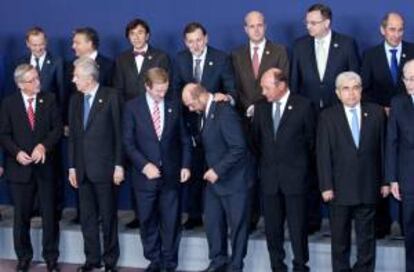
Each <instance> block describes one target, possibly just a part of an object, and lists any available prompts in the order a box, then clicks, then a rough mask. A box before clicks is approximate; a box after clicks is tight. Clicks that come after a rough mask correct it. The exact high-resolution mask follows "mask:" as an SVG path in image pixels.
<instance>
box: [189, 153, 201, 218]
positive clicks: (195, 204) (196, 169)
mask: <svg viewBox="0 0 414 272" xmlns="http://www.w3.org/2000/svg"><path fill="white" fill-rule="evenodd" d="M192 159H193V164H192V167H191V178H190V180H189V181H188V182H186V184H185V191H186V197H187V203H186V205H185V206H186V208H187V213H188V217H189V218H191V219H200V220H201V218H202V215H203V191H204V187H205V180H203V175H204V170H205V167H204V151H203V148H202V147H200V146H197V147H195V148H194V149H193V158H192Z"/></svg>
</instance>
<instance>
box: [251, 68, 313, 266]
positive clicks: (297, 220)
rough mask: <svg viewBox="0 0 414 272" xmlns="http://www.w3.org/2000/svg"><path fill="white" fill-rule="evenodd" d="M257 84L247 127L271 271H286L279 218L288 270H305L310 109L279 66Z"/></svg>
mask: <svg viewBox="0 0 414 272" xmlns="http://www.w3.org/2000/svg"><path fill="white" fill-rule="evenodd" d="M260 85H261V86H262V94H263V95H264V97H265V98H266V101H261V102H258V103H257V104H255V111H254V116H253V125H252V126H253V137H254V139H255V141H254V142H255V143H256V146H257V151H258V159H259V169H260V170H259V173H260V180H261V188H262V196H263V197H262V198H263V210H264V219H265V230H266V240H267V245H268V249H269V255H270V263H271V266H272V271H287V266H286V264H285V263H284V260H283V259H284V258H285V250H284V236H285V231H284V223H285V218H287V221H288V226H289V234H290V240H291V243H292V249H293V254H294V259H293V271H309V268H308V267H307V265H306V263H307V262H308V260H309V250H308V236H307V235H308V233H307V224H306V220H307V203H306V202H307V201H306V200H307V198H306V194H307V192H308V181H307V179H308V175H309V168H310V165H311V160H312V159H313V156H314V144H315V123H316V120H315V112H314V108H313V107H312V105H311V102H310V101H309V100H307V99H306V98H303V97H301V96H299V95H296V94H292V93H291V92H290V91H289V89H288V78H287V76H286V75H285V74H284V73H283V72H282V70H280V69H277V68H271V69H269V70H267V71H266V72H265V73H264V74H263V76H262V78H261V83H260Z"/></svg>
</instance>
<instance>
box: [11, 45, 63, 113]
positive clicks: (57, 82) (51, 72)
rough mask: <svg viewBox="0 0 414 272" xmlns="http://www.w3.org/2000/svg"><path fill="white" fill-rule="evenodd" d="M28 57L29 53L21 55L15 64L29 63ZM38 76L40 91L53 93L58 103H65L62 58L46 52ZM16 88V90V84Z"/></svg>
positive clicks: (29, 56)
mask: <svg viewBox="0 0 414 272" xmlns="http://www.w3.org/2000/svg"><path fill="white" fill-rule="evenodd" d="M30 58H31V55H30V54H29V55H25V56H23V57H22V58H20V59H19V60H18V61H17V63H16V66H18V65H20V64H24V63H27V64H30ZM39 76H40V86H41V88H42V91H45V92H52V93H54V94H55V96H56V99H57V102H58V103H59V105H63V104H64V103H67V100H65V99H66V98H67V97H66V94H65V83H64V71H63V60H62V58H60V57H55V56H53V55H52V54H50V53H49V52H47V53H46V57H45V60H44V62H43V65H42V69H41V70H40V74H39ZM16 90H18V88H17V86H16Z"/></svg>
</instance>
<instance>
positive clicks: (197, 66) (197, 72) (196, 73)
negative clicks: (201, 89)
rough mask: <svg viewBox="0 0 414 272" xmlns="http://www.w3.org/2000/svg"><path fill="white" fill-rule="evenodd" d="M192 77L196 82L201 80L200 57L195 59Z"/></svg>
mask: <svg viewBox="0 0 414 272" xmlns="http://www.w3.org/2000/svg"><path fill="white" fill-rule="evenodd" d="M194 79H195V81H196V82H197V83H200V82H201V59H196V60H195V67H194Z"/></svg>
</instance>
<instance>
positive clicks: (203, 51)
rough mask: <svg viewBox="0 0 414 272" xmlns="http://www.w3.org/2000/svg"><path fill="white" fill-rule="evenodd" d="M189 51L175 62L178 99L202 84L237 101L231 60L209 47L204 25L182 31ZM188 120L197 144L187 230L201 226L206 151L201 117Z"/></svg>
mask: <svg viewBox="0 0 414 272" xmlns="http://www.w3.org/2000/svg"><path fill="white" fill-rule="evenodd" d="M183 36H184V43H185V45H186V47H187V49H185V50H183V51H181V52H179V53H178V54H177V57H176V59H175V66H174V84H173V89H174V91H175V93H177V94H178V95H179V96H180V95H181V91H182V89H183V87H184V86H185V85H186V84H187V83H190V82H193V83H199V84H201V85H202V86H203V87H204V88H205V89H206V90H208V92H211V93H213V94H214V97H215V100H216V101H229V100H230V101H232V103H233V104H234V102H235V100H236V96H237V94H236V88H235V83H234V75H233V69H232V65H231V60H230V57H229V56H228V55H227V54H226V53H224V52H222V51H220V50H217V49H215V48H213V47H211V46H208V45H207V43H208V35H207V31H206V29H205V28H204V26H203V25H201V24H200V23H198V22H192V23H189V24H187V25H186V26H185V28H184V31H183ZM184 116H185V120H186V122H187V123H188V125H189V127H190V132H191V135H192V136H193V139H194V141H193V143H194V159H193V161H194V163H193V168H192V171H191V173H192V179H191V180H190V182H189V183H188V187H187V188H186V189H187V193H188V194H187V195H188V205H187V206H188V209H187V211H188V220H187V221H186V222H185V223H184V228H185V229H193V228H194V227H198V226H201V225H202V219H201V217H202V212H201V211H202V199H203V196H202V191H203V182H202V181H201V180H202V175H203V164H204V163H203V150H202V147H201V144H200V142H199V141H198V139H199V124H200V115H198V114H197V113H190V112H188V111H184Z"/></svg>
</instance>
